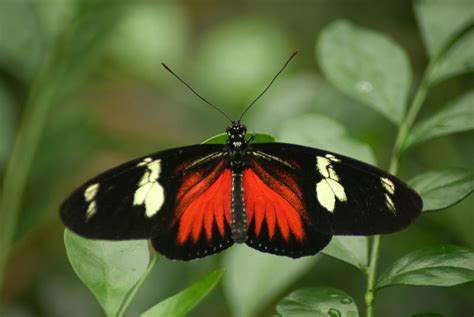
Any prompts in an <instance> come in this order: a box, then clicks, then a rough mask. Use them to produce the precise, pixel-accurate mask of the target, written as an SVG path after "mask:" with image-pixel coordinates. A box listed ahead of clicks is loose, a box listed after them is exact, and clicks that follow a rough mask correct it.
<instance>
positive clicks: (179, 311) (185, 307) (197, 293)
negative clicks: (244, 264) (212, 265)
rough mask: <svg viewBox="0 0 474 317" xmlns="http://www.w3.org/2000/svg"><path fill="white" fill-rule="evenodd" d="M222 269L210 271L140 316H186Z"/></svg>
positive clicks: (221, 272)
mask: <svg viewBox="0 0 474 317" xmlns="http://www.w3.org/2000/svg"><path fill="white" fill-rule="evenodd" d="M223 274H224V271H223V270H221V271H216V272H212V273H210V274H208V275H206V276H205V277H203V278H202V279H200V280H199V281H197V282H196V283H194V284H193V285H191V286H190V287H188V288H186V289H185V290H183V291H181V292H179V293H178V294H176V295H174V296H172V297H170V298H167V299H165V300H164V301H162V302H160V303H158V304H157V305H155V306H153V307H152V308H150V309H149V310H147V311H146V312H145V313H143V314H142V315H141V316H142V317H159V316H164V317H166V316H173V317H180V316H186V314H187V313H189V312H190V311H191V310H192V309H193V308H194V307H195V306H196V305H197V304H199V302H200V301H201V300H202V299H203V298H204V297H206V295H207V294H209V292H210V291H212V289H213V288H214V287H215V286H216V285H217V283H218V282H219V281H220V279H221V277H222V275H223Z"/></svg>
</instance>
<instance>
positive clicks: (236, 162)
mask: <svg viewBox="0 0 474 317" xmlns="http://www.w3.org/2000/svg"><path fill="white" fill-rule="evenodd" d="M246 132H247V128H246V127H245V125H243V124H241V123H239V122H233V123H232V124H231V125H230V126H229V127H227V136H228V137H227V145H228V147H229V155H230V166H231V168H232V170H233V171H235V172H239V171H240V172H242V170H243V168H244V156H245V148H246V146H247V142H248V141H246V140H245V134H246Z"/></svg>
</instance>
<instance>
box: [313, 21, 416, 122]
mask: <svg viewBox="0 0 474 317" xmlns="http://www.w3.org/2000/svg"><path fill="white" fill-rule="evenodd" d="M316 53H317V58H318V62H319V65H320V66H321V69H322V71H323V73H324V75H325V76H326V78H327V79H328V80H329V81H330V82H331V83H332V84H333V85H334V86H335V87H337V88H338V89H340V90H341V91H343V92H344V93H346V94H348V95H350V96H352V97H354V98H356V99H358V100H360V101H362V102H364V103H365V104H367V105H368V106H370V107H372V108H373V109H374V110H376V111H378V112H379V113H381V114H382V115H384V116H385V117H386V118H387V119H389V120H390V121H392V122H394V123H399V122H400V121H401V119H402V117H403V114H404V111H405V106H406V101H407V96H408V93H409V90H410V85H411V69H410V64H409V61H408V58H407V56H406V54H405V52H404V51H403V50H402V49H401V48H400V47H399V46H398V44H397V43H395V42H394V41H393V40H392V39H390V38H389V37H387V36H385V35H383V34H381V33H378V32H375V31H372V30H369V29H364V28H361V27H358V26H356V25H353V24H351V23H349V22H347V21H336V22H332V23H331V24H329V25H328V26H327V27H326V28H325V29H324V30H323V31H322V32H321V35H320V37H319V40H318V43H317V47H316Z"/></svg>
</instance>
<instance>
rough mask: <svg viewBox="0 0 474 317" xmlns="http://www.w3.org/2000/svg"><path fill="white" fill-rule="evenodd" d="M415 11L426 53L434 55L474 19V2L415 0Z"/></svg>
mask: <svg viewBox="0 0 474 317" xmlns="http://www.w3.org/2000/svg"><path fill="white" fill-rule="evenodd" d="M415 13H416V17H417V19H418V24H419V25H420V29H421V33H422V35H423V40H424V42H425V46H426V48H427V50H428V53H429V54H430V56H435V55H436V54H437V53H439V52H440V50H441V49H442V48H443V47H444V46H445V45H446V44H447V43H448V42H449V41H450V40H451V38H452V37H453V36H454V35H455V34H456V33H457V32H458V31H459V30H461V29H462V28H463V27H464V26H465V25H466V24H468V23H470V21H472V20H473V19H474V2H473V1H445V0H416V1H415Z"/></svg>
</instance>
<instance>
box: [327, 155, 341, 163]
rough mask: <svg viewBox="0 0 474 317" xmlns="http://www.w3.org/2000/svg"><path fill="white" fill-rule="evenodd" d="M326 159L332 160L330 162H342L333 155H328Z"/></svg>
mask: <svg viewBox="0 0 474 317" xmlns="http://www.w3.org/2000/svg"><path fill="white" fill-rule="evenodd" d="M325 157H326V158H328V159H330V160H331V161H333V162H340V161H341V160H340V159H338V158H337V157H336V156H335V155H333V154H326V155H325Z"/></svg>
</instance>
